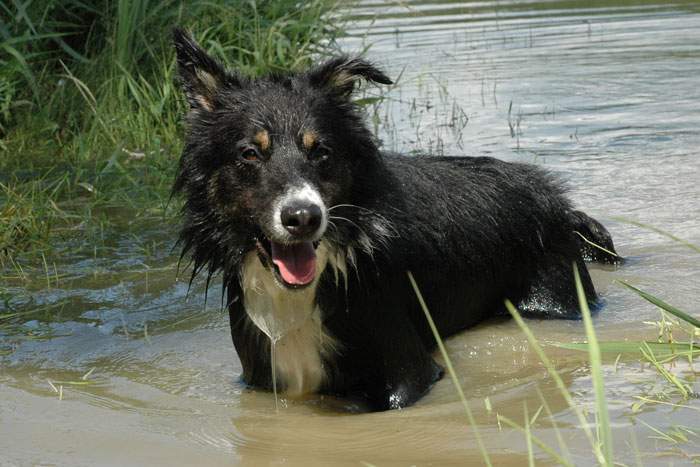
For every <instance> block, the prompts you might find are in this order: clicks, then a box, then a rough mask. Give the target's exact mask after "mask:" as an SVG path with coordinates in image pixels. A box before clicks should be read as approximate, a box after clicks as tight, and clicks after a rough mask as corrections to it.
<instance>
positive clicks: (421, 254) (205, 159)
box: [173, 29, 619, 410]
mask: <svg viewBox="0 0 700 467" xmlns="http://www.w3.org/2000/svg"><path fill="white" fill-rule="evenodd" d="M174 43H175V49H176V53H177V63H178V70H179V82H180V84H181V86H182V88H183V90H184V94H185V95H186V98H187V102H188V104H189V110H188V112H187V115H186V124H187V131H186V138H185V145H184V150H183V153H182V157H181V159H180V163H179V168H178V171H177V176H176V180H175V183H174V187H173V192H174V193H175V194H179V195H182V196H183V197H184V204H183V218H184V221H183V227H182V229H181V233H180V242H181V244H182V255H183V257H187V256H189V257H190V258H191V260H192V263H193V266H194V269H193V277H194V276H195V275H196V274H198V273H199V272H201V271H206V274H207V284H208V283H209V279H210V278H211V277H212V275H213V274H221V276H222V278H223V285H224V290H225V292H224V293H225V294H226V303H227V308H228V311H229V314H230V326H231V333H232V336H233V343H234V346H235V348H236V351H237V352H238V355H239V357H240V360H241V363H242V367H243V374H242V378H243V380H244V382H245V383H247V384H249V385H252V386H254V387H260V388H265V389H272V388H273V386H274V387H275V388H276V387H279V389H280V390H281V391H283V392H284V393H286V394H287V395H288V396H290V397H295V396H299V395H302V394H307V393H314V392H320V393H326V394H334V395H339V396H341V397H349V398H355V399H356V400H357V399H358V398H359V400H362V401H364V402H365V403H366V405H367V407H368V408H369V409H370V410H387V409H396V408H402V407H406V406H410V405H411V404H413V403H415V402H416V401H418V400H419V399H420V398H421V397H422V396H423V395H425V394H426V393H427V392H428V391H429V389H430V388H431V386H432V385H433V384H434V383H435V382H436V381H438V380H439V379H440V378H441V377H442V375H443V370H442V368H441V367H440V366H439V365H438V364H437V363H436V362H435V361H434V360H433V357H432V356H431V351H433V350H434V349H435V347H436V341H435V339H434V337H433V334H432V333H431V331H430V329H429V326H428V324H427V323H426V320H425V317H424V315H423V313H422V310H421V308H420V306H419V302H418V301H417V299H416V295H415V293H414V291H413V289H412V287H411V285H410V282H409V280H408V278H407V271H411V272H412V274H413V275H414V277H415V279H416V282H417V283H418V285H419V287H420V289H421V291H422V294H423V296H424V297H425V300H426V302H427V304H428V306H429V307H430V309H431V310H432V313H433V318H434V321H435V324H436V326H437V329H438V331H439V333H440V335H441V336H442V337H443V338H445V337H448V336H451V335H453V334H455V333H457V332H459V331H462V330H464V329H467V328H469V327H470V326H473V325H475V324H477V323H479V322H481V321H482V320H484V319H486V318H488V317H491V316H494V315H498V314H503V313H504V311H505V308H504V300H505V299H510V300H511V301H512V302H513V303H515V304H517V306H518V308H519V309H520V310H521V312H522V313H523V314H524V315H526V316H528V317H535V318H565V319H575V318H579V306H578V302H577V295H576V289H575V284H574V273H573V269H574V266H573V265H575V267H576V268H577V269H578V273H579V275H580V278H581V282H582V284H583V289H584V291H585V295H586V298H587V300H588V302H589V304H590V305H592V306H595V305H596V304H597V303H598V301H597V296H596V291H595V290H594V287H593V283H592V282H591V278H590V276H589V273H588V271H587V269H586V266H585V264H584V261H585V260H589V261H598V262H603V263H617V262H618V261H619V256H617V253H616V252H615V248H614V245H613V241H612V239H611V236H610V234H609V233H608V231H607V230H606V229H605V227H603V226H602V225H601V224H600V223H599V222H597V221H596V220H594V219H592V218H591V217H589V216H588V215H586V214H585V213H583V212H580V211H576V210H575V209H574V208H573V207H572V205H571V203H570V202H569V200H568V199H567V198H566V194H565V188H564V187H563V185H562V184H561V183H560V182H559V181H558V180H557V179H556V178H555V177H554V176H552V175H551V174H549V173H548V172H546V171H545V170H543V169H541V168H538V167H535V166H532V165H526V164H520V163H508V162H503V161H500V160H497V159H493V158H489V157H430V156H402V155H398V154H391V153H387V152H384V151H381V150H380V149H379V148H378V143H377V141H376V139H375V137H374V136H373V134H372V133H371V132H370V130H369V129H368V128H367V126H366V124H365V122H364V118H363V115H362V112H361V110H360V109H359V108H358V106H357V105H355V104H354V103H353V92H354V91H355V90H356V88H357V86H358V84H359V83H360V82H362V81H365V82H368V83H375V84H384V85H388V84H392V81H391V79H389V78H388V77H387V76H386V75H385V74H384V73H383V72H382V71H381V70H380V69H379V68H377V67H376V66H374V65H373V64H371V63H370V62H368V61H366V60H364V59H362V58H356V57H348V56H340V57H336V58H332V59H330V60H328V61H326V62H325V63H322V64H320V65H318V66H315V67H313V68H311V69H309V70H307V71H305V72H300V73H283V74H270V75H267V76H263V77H260V78H250V77H246V76H243V75H241V74H239V73H236V72H233V71H228V70H225V69H224V67H223V66H222V65H221V64H220V63H219V62H217V61H216V60H215V59H214V58H212V57H211V56H209V55H207V53H206V52H205V51H204V50H203V49H202V48H201V47H200V46H199V45H197V43H196V42H195V41H194V40H193V39H192V37H191V36H190V35H189V34H188V33H186V32H185V31H183V30H180V29H177V30H175V32H174ZM592 244H596V245H597V246H600V247H602V249H601V248H598V247H597V246H593V245H592Z"/></svg>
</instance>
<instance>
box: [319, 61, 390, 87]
mask: <svg viewBox="0 0 700 467" xmlns="http://www.w3.org/2000/svg"><path fill="white" fill-rule="evenodd" d="M308 79H309V82H310V83H311V84H312V85H314V86H317V87H320V88H325V89H328V90H331V91H334V92H337V93H339V94H342V95H349V94H350V93H352V91H353V90H354V89H355V84H356V83H357V82H358V81H360V80H361V79H364V80H366V81H370V82H373V83H380V84H393V82H392V81H391V79H389V77H388V76H386V75H385V74H384V73H383V72H382V71H381V70H380V69H378V68H377V67H375V66H374V65H372V64H371V63H370V62H368V61H366V60H364V59H361V58H351V57H347V56H341V57H337V58H333V59H331V60H329V61H327V62H325V63H322V64H321V65H319V66H317V67H316V68H313V69H312V70H311V71H309V72H308Z"/></svg>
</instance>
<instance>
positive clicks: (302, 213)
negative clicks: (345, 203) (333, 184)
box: [281, 204, 323, 237]
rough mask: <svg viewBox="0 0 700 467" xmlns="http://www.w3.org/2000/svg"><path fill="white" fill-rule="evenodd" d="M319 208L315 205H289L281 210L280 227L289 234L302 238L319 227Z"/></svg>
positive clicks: (320, 214)
mask: <svg viewBox="0 0 700 467" xmlns="http://www.w3.org/2000/svg"><path fill="white" fill-rule="evenodd" d="M322 216H323V214H322V213H321V208H320V207H319V206H317V205H315V204H306V205H291V206H286V207H284V208H283V209H282V213H281V217H282V225H283V226H284V228H285V229H287V231H288V232H289V233H291V234H292V235H295V236H299V237H304V236H307V235H311V234H312V233H314V232H316V230H318V228H319V227H320V226H321V218H322Z"/></svg>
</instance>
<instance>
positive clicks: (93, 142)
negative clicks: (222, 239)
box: [0, 0, 337, 265]
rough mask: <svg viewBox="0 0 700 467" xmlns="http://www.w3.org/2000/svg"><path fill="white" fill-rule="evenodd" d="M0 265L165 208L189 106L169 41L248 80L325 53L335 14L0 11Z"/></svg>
mask: <svg viewBox="0 0 700 467" xmlns="http://www.w3.org/2000/svg"><path fill="white" fill-rule="evenodd" d="M0 10H1V11H0V18H8V19H9V21H8V22H7V23H5V22H4V20H1V19H0V21H2V22H0V260H2V261H3V263H4V264H5V265H6V263H7V262H8V261H9V260H10V259H13V260H14V259H17V255H18V254H20V253H21V252H26V251H29V252H31V254H29V255H26V256H28V257H29V258H31V259H33V260H37V258H38V257H39V255H38V254H36V252H37V249H42V250H46V249H49V247H50V246H51V245H52V244H53V243H54V242H52V241H50V240H51V239H53V238H54V237H55V235H60V234H66V232H69V233H70V235H71V236H72V237H74V236H75V235H76V234H81V235H84V234H85V233H87V232H89V231H90V228H91V227H94V226H95V225H100V226H103V224H104V222H105V218H104V217H103V218H102V219H99V216H96V213H99V212H104V209H105V208H109V207H119V208H124V207H128V208H132V209H134V210H135V211H134V215H154V214H155V213H158V212H163V209H164V208H165V207H166V206H168V200H169V190H170V184H171V182H172V178H173V173H174V168H175V166H176V161H177V158H178V156H179V152H180V144H181V138H182V124H181V116H182V114H183V111H184V101H183V99H181V97H180V93H179V91H178V90H177V88H176V84H175V73H176V67H175V61H174V60H175V58H174V51H173V50H172V46H171V31H172V28H173V27H174V26H176V25H180V26H183V27H186V28H188V29H190V30H191V31H193V33H194V35H195V36H196V38H197V39H198V41H200V42H201V44H202V45H203V46H204V47H205V48H206V49H208V50H209V51H210V52H211V53H213V54H214V55H215V56H216V57H218V58H219V59H220V60H222V61H223V62H224V63H225V64H226V65H227V66H229V67H235V68H236V69H239V70H241V71H243V72H245V73H248V74H251V75H259V74H263V73H267V72H269V71H282V70H292V69H296V68H299V67H302V66H304V65H305V64H307V63H308V62H309V61H311V60H312V59H313V58H314V57H315V56H317V55H319V54H322V53H323V51H324V50H327V49H328V48H327V46H328V45H329V44H331V43H332V41H333V38H334V37H335V35H336V32H337V29H336V27H334V26H332V23H331V16H332V12H333V10H334V4H333V3H331V2H330V1H328V0H313V1H310V2H301V3H300V2H297V1H293V0H275V1H272V0H269V1H258V2H250V1H245V0H228V1H223V2H194V3H189V4H185V3H182V2H175V1H172V0H159V1H155V0H116V1H107V0H98V1H97V2H87V3H86V2H81V1H78V0H69V1H63V2H59V1H56V0H44V1H35V2H21V1H20V0H10V1H9V2H3V3H2V4H0Z"/></svg>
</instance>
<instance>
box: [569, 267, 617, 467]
mask: <svg viewBox="0 0 700 467" xmlns="http://www.w3.org/2000/svg"><path fill="white" fill-rule="evenodd" d="M573 268H574V280H575V281H576V293H577V294H578V301H579V306H580V308H581V315H582V316H583V324H584V327H585V328H586V338H587V339H588V358H589V360H590V364H591V378H592V379H593V390H594V392H595V401H596V415H597V418H598V427H599V431H600V437H599V442H600V443H601V444H602V451H603V455H604V456H605V462H604V465H606V466H612V465H613V446H612V430H611V429H610V415H609V414H608V403H607V400H606V398H605V384H604V382H603V364H602V357H601V352H600V347H599V346H598V337H597V336H596V334H595V329H593V320H592V318H591V310H590V309H589V308H588V299H587V298H586V293H585V292H584V291H583V284H581V277H580V276H579V273H578V266H577V265H576V263H574V264H573Z"/></svg>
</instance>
